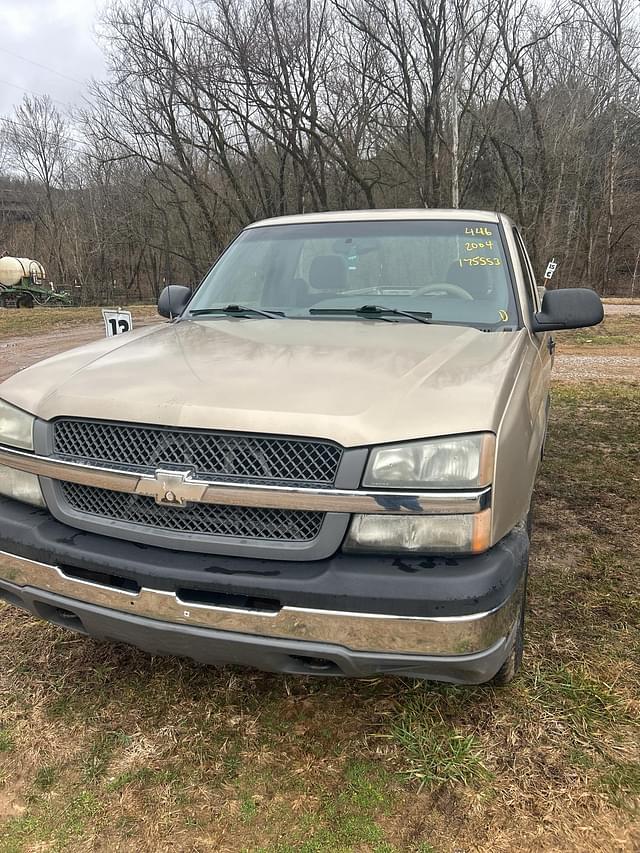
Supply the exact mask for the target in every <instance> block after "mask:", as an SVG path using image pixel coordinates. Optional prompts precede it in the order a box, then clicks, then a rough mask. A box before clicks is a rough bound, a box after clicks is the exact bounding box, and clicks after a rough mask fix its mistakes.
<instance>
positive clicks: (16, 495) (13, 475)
mask: <svg viewBox="0 0 640 853" xmlns="http://www.w3.org/2000/svg"><path fill="white" fill-rule="evenodd" d="M0 495H4V496H5V497H7V498H13V500H14V501H22V502H23V503H26V504H33V506H44V505H45V503H44V498H43V497H42V491H41V490H40V481H39V480H38V478H37V477H36V475H35V474H27V473H26V472H25V471H16V469H15V468H7V466H6V465H0Z"/></svg>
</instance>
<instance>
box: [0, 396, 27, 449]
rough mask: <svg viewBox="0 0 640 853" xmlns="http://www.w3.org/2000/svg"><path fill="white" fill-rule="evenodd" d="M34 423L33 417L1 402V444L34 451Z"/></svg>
mask: <svg viewBox="0 0 640 853" xmlns="http://www.w3.org/2000/svg"><path fill="white" fill-rule="evenodd" d="M34 421H35V418H34V417H33V415H28V414H27V413H26V412H23V411H22V409H16V407H15V406H11V405H9V403H5V401H4V400H0V444H8V445H10V446H11V447H19V448H20V449H21V450H33V424H34Z"/></svg>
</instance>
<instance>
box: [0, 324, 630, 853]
mask: <svg viewBox="0 0 640 853" xmlns="http://www.w3.org/2000/svg"><path fill="white" fill-rule="evenodd" d="M620 319H624V318H620ZM613 328H614V329H618V328H619V327H618V326H616V325H615V324H614V326H613ZM612 333H613V332H612ZM616 333H617V332H616ZM624 334H627V332H625V333H624ZM630 334H635V332H631V333H630ZM571 346H573V342H572V343H571ZM578 346H585V347H589V346H592V345H591V344H588V343H584V344H578ZM639 423H640V385H638V384H625V385H595V384H587V385H583V386H570V385H556V386H554V389H553V394H552V417H551V423H550V436H549V443H548V453H547V457H546V460H545V463H544V466H543V470H542V472H541V477H540V480H539V482H538V487H537V492H536V502H535V530H534V537H533V552H532V560H531V576H530V601H529V608H528V613H527V616H528V625H527V632H528V637H527V645H526V651H525V666H524V670H523V673H522V675H521V677H520V678H518V680H517V681H515V682H514V683H513V684H512V685H511V686H510V687H508V688H505V689H502V690H497V689H494V688H491V687H477V688H456V687H446V686H437V685H433V684H420V683H414V682H411V681H409V680H393V679H390V678H381V679H370V680H360V681H342V680H312V679H309V678H291V677H284V676H277V675H269V674H264V673H259V672H255V671H247V670H241V669H225V670H215V669H213V668H205V667H202V666H198V665H196V664H192V663H190V662H188V661H181V660H175V659H166V660H165V659H151V658H149V657H148V656H146V655H144V654H142V653H138V652H137V651H135V650H133V649H130V648H127V647H124V646H112V645H109V644H104V643H97V642H94V641H91V640H87V639H85V638H82V637H77V636H75V635H73V634H69V633H65V632H63V631H62V630H61V629H58V628H55V627H51V626H48V625H46V624H44V623H41V622H38V621H36V620H35V619H32V618H31V617H30V616H28V615H26V614H23V613H22V612H20V611H18V610H16V609H13V608H11V607H8V606H5V607H2V605H0V851H2V853H18V851H71V853H75V852H76V851H78V852H79V851H105V853H106V851H109V852H110V851H169V850H171V851H185V853H186V851H234V853H235V851H263V853H293V851H303V853H316V851H317V853H320V851H372V853H374V852H375V853H392V851H413V853H432V851H438V853H455V851H459V853H461V851H465V852H466V851H480V850H482V851H489V850H490V851H513V850H518V851H539V850H544V851H637V850H638V849H640V812H639V809H640V695H639V690H638V683H639V681H640V630H639V629H640V594H639V590H640V548H639V539H640V533H639V528H640V524H639V521H638V517H639V510H638V507H640V465H639V464H638V462H639V458H640V457H639V444H638V424H639Z"/></svg>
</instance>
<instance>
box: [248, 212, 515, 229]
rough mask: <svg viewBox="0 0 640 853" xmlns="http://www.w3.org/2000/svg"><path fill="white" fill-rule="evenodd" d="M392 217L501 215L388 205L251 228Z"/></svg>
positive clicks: (479, 218) (485, 218)
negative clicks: (390, 206)
mask: <svg viewBox="0 0 640 853" xmlns="http://www.w3.org/2000/svg"><path fill="white" fill-rule="evenodd" d="M389 219H396V220H402V219H454V220H455V219H462V220H470V219H472V220H474V221H476V222H494V223H495V222H498V221H499V215H498V214H497V213H496V212H495V211H490V210H461V209H458V208H422V207H417V208H411V207H401V208H388V209H378V208H376V209H373V210H371V209H368V210H327V211H320V212H318V213H299V214H296V215H293V216H276V217H273V218H271V219H260V220H259V221H258V222H252V223H251V225H249V226H247V227H248V228H261V227H262V226H264V225H300V224H303V223H305V222H366V221H376V220H378V221H380V220H382V221H384V220H389Z"/></svg>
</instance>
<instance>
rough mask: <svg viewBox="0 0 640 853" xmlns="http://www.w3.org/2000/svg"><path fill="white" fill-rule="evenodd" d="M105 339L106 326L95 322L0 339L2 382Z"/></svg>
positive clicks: (145, 322)
mask: <svg viewBox="0 0 640 853" xmlns="http://www.w3.org/2000/svg"><path fill="white" fill-rule="evenodd" d="M158 320H160V318H158ZM150 322H151V321H143V322H139V323H137V324H136V328H139V327H140V326H145V325H149V324H150ZM103 335H104V325H103V324H102V323H97V322H96V323H88V324H87V325H86V326H85V325H83V326H74V327H73V328H63V329H60V330H55V331H48V332H43V333H40V334H36V335H30V336H25V335H21V336H17V337H10V338H5V339H4V340H2V339H0V382H2V381H4V380H5V379H7V378H8V377H9V376H12V375H13V374H14V373H17V371H18V370H23V368H25V367H29V366H30V365H31V364H35V363H36V362H37V361H41V360H42V359H43V358H49V356H52V355H57V354H58V353H59V352H64V351H65V350H68V349H71V348H72V347H79V346H81V345H82V344H88V343H90V342H91V341H95V340H97V339H98V338H101V337H103Z"/></svg>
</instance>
